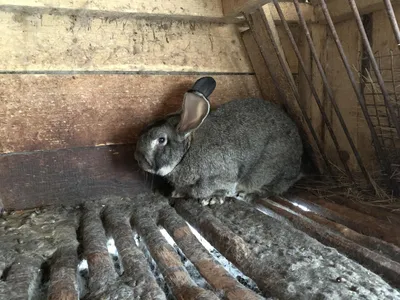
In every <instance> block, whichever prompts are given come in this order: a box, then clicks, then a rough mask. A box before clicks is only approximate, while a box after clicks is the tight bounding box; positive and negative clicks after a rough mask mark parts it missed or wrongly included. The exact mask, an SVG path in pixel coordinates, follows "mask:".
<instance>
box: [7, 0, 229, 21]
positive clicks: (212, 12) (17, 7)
mask: <svg viewBox="0 0 400 300" xmlns="http://www.w3.org/2000/svg"><path fill="white" fill-rule="evenodd" d="M0 10H7V11H13V12H18V11H19V12H21V11H23V12H25V13H30V14H32V13H40V14H46V13H50V12H51V13H52V14H54V13H56V14H69V15H72V14H78V15H79V14H84V15H87V16H102V17H108V18H115V17H145V18H158V19H161V18H171V19H179V20H190V21H195V20H196V21H224V18H223V13H222V4H221V1H219V0H200V1H198V0H186V1H180V0H172V1H146V0H139V1H129V0H118V1H107V0H95V1H86V0H74V1H57V0H15V1H13V0H0Z"/></svg>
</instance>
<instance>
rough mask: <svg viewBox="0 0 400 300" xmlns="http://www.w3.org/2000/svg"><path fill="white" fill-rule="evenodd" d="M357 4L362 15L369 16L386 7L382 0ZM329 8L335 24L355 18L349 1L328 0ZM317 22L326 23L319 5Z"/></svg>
mask: <svg viewBox="0 0 400 300" xmlns="http://www.w3.org/2000/svg"><path fill="white" fill-rule="evenodd" d="M393 2H395V1H393ZM356 3H357V7H358V10H359V11H360V14H361V15H363V14H369V13H371V12H374V11H377V10H381V9H383V8H384V7H385V6H384V3H383V1H382V0H357V1H356ZM327 6H328V9H329V13H330V15H331V17H332V20H333V21H334V22H343V21H346V20H350V19H353V18H354V15H353V12H352V10H351V8H350V6H349V2H348V0H328V1H327ZM315 20H316V21H317V22H319V23H322V24H324V23H326V21H325V17H324V14H323V12H322V10H321V7H320V6H319V5H316V8H315Z"/></svg>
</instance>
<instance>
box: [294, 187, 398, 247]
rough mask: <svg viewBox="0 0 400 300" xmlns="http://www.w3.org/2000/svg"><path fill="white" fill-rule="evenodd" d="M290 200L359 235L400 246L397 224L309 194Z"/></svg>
mask: <svg viewBox="0 0 400 300" xmlns="http://www.w3.org/2000/svg"><path fill="white" fill-rule="evenodd" d="M289 199H293V201H296V202H297V203H299V204H302V205H304V206H306V207H308V208H309V209H310V210H312V211H315V212H317V213H319V214H320V215H322V216H324V217H326V218H328V219H331V220H334V221H335V222H338V223H341V224H343V225H345V226H347V227H349V228H351V229H353V230H355V231H357V232H359V233H362V234H365V235H369V236H374V237H376V238H379V239H381V240H384V241H386V242H388V243H392V244H394V245H396V246H398V247H399V246H400V229H399V227H398V226H396V225H395V224H390V223H388V222H386V221H383V220H378V219H376V218H374V217H371V216H368V215H365V214H362V213H360V212H358V211H355V210H353V209H351V208H347V207H345V206H342V205H338V204H336V203H332V202H328V201H326V200H324V199H320V198H317V197H314V196H312V195H309V194H299V195H296V196H293V198H292V196H290V197H289Z"/></svg>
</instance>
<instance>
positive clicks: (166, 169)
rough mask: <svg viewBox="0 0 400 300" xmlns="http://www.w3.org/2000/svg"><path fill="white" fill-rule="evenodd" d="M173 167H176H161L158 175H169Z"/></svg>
mask: <svg viewBox="0 0 400 300" xmlns="http://www.w3.org/2000/svg"><path fill="white" fill-rule="evenodd" d="M173 169H174V167H171V166H165V167H162V168H160V169H159V170H158V172H157V175H159V176H165V175H168V174H169V173H171V172H172V170H173Z"/></svg>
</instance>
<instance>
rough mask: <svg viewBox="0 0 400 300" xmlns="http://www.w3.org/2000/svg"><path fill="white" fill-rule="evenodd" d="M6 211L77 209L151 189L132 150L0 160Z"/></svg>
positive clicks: (0, 192)
mask: <svg viewBox="0 0 400 300" xmlns="http://www.w3.org/2000/svg"><path fill="white" fill-rule="evenodd" d="M0 170H1V172H0V198H1V199H2V201H3V204H4V208H6V209H16V210H18V209H28V208H33V207H39V206H46V205H76V204H79V203H82V202H84V201H87V200H91V199H92V200H95V199H99V198H103V197H107V195H122V196H127V195H129V194H130V195H132V193H133V194H134V193H137V192H140V191H143V190H146V186H145V184H144V181H143V180H142V176H141V173H140V172H139V169H138V167H137V166H136V163H135V160H134V158H133V147H132V145H125V146H122V145H120V146H107V147H92V148H76V149H65V150H57V151H41V152H34V153H29V154H28V153H24V154H8V155H0Z"/></svg>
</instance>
